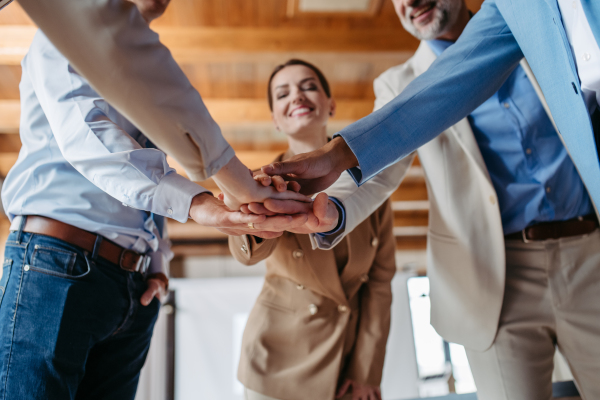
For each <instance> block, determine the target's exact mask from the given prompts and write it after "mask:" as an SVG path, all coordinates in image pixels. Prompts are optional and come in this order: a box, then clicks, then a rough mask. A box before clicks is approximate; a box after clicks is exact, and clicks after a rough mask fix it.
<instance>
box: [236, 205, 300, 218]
mask: <svg viewBox="0 0 600 400" xmlns="http://www.w3.org/2000/svg"><path fill="white" fill-rule="evenodd" d="M302 204H306V203H302ZM246 208H248V210H249V211H250V212H252V213H254V214H259V215H275V214H277V213H275V212H273V211H270V210H268V209H267V208H265V206H264V205H263V204H261V203H250V204H248V205H247V207H246ZM281 214H296V213H281Z"/></svg>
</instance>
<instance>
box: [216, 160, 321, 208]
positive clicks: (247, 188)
mask: <svg viewBox="0 0 600 400" xmlns="http://www.w3.org/2000/svg"><path fill="white" fill-rule="evenodd" d="M213 178H214V180H215V182H216V183H217V185H218V186H219V188H220V189H221V190H222V191H223V194H224V202H225V204H226V205H227V206H228V207H229V208H231V209H232V210H239V209H240V207H241V206H242V205H243V204H248V203H252V202H255V203H263V202H264V201H265V200H266V199H278V200H295V201H300V202H307V203H310V202H312V200H311V199H310V197H307V196H304V195H302V194H300V193H297V192H295V191H292V190H283V191H279V190H278V189H277V188H275V187H273V186H264V185H263V184H261V183H258V182H256V181H255V180H254V179H253V177H252V174H251V173H250V172H248V169H247V168H246V167H245V166H244V164H242V163H241V162H240V160H239V159H238V158H237V157H233V158H232V159H231V161H229V163H227V165H225V166H224V167H223V168H221V170H220V171H219V172H218V173H217V174H215V175H214V177H213ZM275 182H278V180H277V178H276V180H275ZM278 186H281V185H278Z"/></svg>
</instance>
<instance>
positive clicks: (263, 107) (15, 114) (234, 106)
mask: <svg viewBox="0 0 600 400" xmlns="http://www.w3.org/2000/svg"><path fill="white" fill-rule="evenodd" d="M204 103H205V105H206V108H207V109H208V111H209V112H210V114H211V115H212V117H213V118H214V120H215V121H216V122H217V123H218V124H222V125H224V126H230V127H231V126H238V127H240V126H241V127H242V128H243V125H240V124H244V123H267V126H268V125H269V124H270V123H271V112H270V111H269V107H268V105H267V102H266V100H263V99H205V100H204ZM372 110H373V101H372V100H340V101H338V102H337V111H336V116H335V118H332V123H337V122H341V123H344V122H352V121H356V120H358V119H360V118H362V117H364V116H366V115H368V114H370V113H371V111H372ZM20 113H21V106H20V103H19V101H18V100H0V132H1V133H18V132H19V118H20ZM263 126H264V125H263Z"/></svg>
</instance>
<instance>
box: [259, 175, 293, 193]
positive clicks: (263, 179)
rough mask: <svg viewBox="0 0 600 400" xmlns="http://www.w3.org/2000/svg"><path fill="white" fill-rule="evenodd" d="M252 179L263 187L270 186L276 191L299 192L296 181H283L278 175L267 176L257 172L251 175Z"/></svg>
mask: <svg viewBox="0 0 600 400" xmlns="http://www.w3.org/2000/svg"><path fill="white" fill-rule="evenodd" d="M253 178H254V180H255V181H257V182H260V184H261V185H263V186H271V185H273V187H274V188H275V189H276V190H277V191H278V192H284V191H286V190H293V191H294V192H299V191H300V184H299V183H298V182H296V181H285V180H284V179H283V178H282V177H281V176H279V175H273V176H269V175H267V174H265V173H264V172H261V171H258V172H254V173H253Z"/></svg>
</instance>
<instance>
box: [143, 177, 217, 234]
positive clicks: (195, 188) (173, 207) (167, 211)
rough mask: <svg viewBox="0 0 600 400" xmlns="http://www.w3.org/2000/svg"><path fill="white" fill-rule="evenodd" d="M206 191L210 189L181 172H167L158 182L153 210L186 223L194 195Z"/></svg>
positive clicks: (155, 212)
mask: <svg viewBox="0 0 600 400" xmlns="http://www.w3.org/2000/svg"><path fill="white" fill-rule="evenodd" d="M206 192H208V190H206V189H205V188H203V187H202V186H200V185H198V184H196V183H194V182H192V181H190V180H188V179H186V178H184V177H183V176H181V175H179V174H176V173H170V174H167V175H165V176H163V178H162V179H161V180H160V182H158V187H157V188H156V193H155V195H154V199H153V200H152V212H153V213H154V214H158V215H162V216H164V217H168V218H172V219H174V220H176V221H179V222H181V223H184V222H186V221H187V220H188V215H189V211H190V206H191V204H192V199H193V198H194V196H196V195H199V194H200V193H206Z"/></svg>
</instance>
